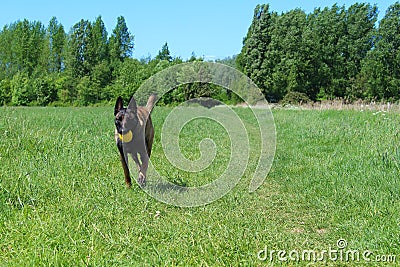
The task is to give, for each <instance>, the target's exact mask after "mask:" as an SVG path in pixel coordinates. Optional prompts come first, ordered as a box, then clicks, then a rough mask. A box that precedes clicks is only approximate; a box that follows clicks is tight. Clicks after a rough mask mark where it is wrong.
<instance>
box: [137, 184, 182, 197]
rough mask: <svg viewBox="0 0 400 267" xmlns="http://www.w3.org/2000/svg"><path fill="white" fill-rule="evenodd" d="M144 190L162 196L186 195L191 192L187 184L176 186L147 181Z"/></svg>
mask: <svg viewBox="0 0 400 267" xmlns="http://www.w3.org/2000/svg"><path fill="white" fill-rule="evenodd" d="M142 189H143V190H145V191H152V192H155V193H162V194H165V193H175V194H176V193H185V192H187V191H188V190H189V188H188V187H186V184H174V183H171V182H166V181H147V182H146V185H145V186H144V187H143V188H142Z"/></svg>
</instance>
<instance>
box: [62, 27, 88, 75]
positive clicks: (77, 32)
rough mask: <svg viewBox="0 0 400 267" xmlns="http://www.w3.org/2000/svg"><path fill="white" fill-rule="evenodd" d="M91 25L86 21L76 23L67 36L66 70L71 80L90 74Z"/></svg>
mask: <svg viewBox="0 0 400 267" xmlns="http://www.w3.org/2000/svg"><path fill="white" fill-rule="evenodd" d="M91 28H92V25H91V23H90V22H89V21H88V20H83V19H82V20H81V21H79V22H78V23H76V24H75V25H74V26H73V27H72V29H71V31H70V33H69V36H68V51H67V57H66V68H67V70H68V71H69V74H70V75H71V76H72V77H73V78H82V77H84V76H88V75H89V74H90V69H91V66H90V59H89V58H90V54H89V51H88V48H89V43H90V35H91Z"/></svg>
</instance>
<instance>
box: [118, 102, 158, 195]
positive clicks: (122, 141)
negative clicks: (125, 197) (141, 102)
mask: <svg viewBox="0 0 400 267" xmlns="http://www.w3.org/2000/svg"><path fill="white" fill-rule="evenodd" d="M155 102H156V96H155V95H151V96H150V97H149V99H148V101H147V105H146V106H145V107H138V106H137V105H136V101H135V99H134V98H133V97H132V98H131V101H130V102H129V105H128V107H126V108H124V104H123V100H122V98H121V97H118V99H117V102H116V103H115V108H114V116H115V127H116V129H115V141H116V143H117V147H118V150H119V153H120V159H121V163H122V168H123V169H124V175H125V183H126V186H127V187H128V188H129V187H130V186H131V185H132V181H131V177H130V174H129V168H128V154H131V156H132V159H133V160H134V161H135V162H136V165H137V168H138V171H139V177H138V183H139V185H141V186H144V185H145V183H146V171H147V167H148V165H149V158H150V154H151V147H152V145H153V138H154V128H153V123H152V122H151V116H150V112H151V110H152V109H153V106H154V104H155ZM139 156H140V158H139Z"/></svg>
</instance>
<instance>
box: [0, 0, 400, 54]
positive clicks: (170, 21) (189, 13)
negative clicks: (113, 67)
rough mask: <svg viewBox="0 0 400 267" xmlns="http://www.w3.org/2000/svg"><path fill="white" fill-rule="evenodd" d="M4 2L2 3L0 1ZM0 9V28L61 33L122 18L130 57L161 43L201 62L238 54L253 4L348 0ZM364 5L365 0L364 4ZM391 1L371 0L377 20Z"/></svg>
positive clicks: (11, 4) (40, 4)
mask: <svg viewBox="0 0 400 267" xmlns="http://www.w3.org/2000/svg"><path fill="white" fill-rule="evenodd" d="M4 2H5V3H4ZM4 2H3V3H1V5H0V12H1V15H0V26H1V27H3V26H4V25H6V24H9V23H12V22H15V21H17V20H22V19H24V18H26V19H28V20H30V21H33V20H38V21H41V22H42V23H44V24H45V25H46V26H47V24H48V22H49V21H50V18H51V17H52V16H56V17H57V19H58V21H59V22H61V23H62V24H63V26H64V28H65V29H66V31H69V29H70V28H71V27H72V26H73V25H74V24H75V23H76V22H78V21H79V20H80V19H82V18H83V19H88V20H90V21H94V20H95V18H96V17H97V16H99V15H101V16H102V18H103V21H104V23H105V25H106V27H107V31H108V33H109V34H110V33H111V32H112V30H113V29H114V27H115V25H116V21H117V17H118V16H121V15H122V16H124V17H125V20H126V22H127V25H128V28H129V30H130V32H131V33H132V34H133V35H134V36H135V50H134V53H133V56H134V57H136V58H143V57H147V56H149V55H150V56H152V57H154V56H155V55H156V54H157V53H158V51H159V50H160V49H161V47H162V45H163V44H164V43H165V42H168V46H169V49H170V51H171V53H172V55H173V56H180V57H181V58H183V59H187V58H189V57H190V55H191V53H192V52H194V53H195V54H196V55H197V56H203V57H205V58H206V59H216V58H224V57H227V56H232V55H234V54H237V53H239V52H240V49H241V47H242V40H243V37H244V36H245V35H246V32H247V29H248V27H249V25H250V23H251V20H252V16H253V10H254V8H255V6H256V5H257V4H262V3H269V4H270V8H271V10H273V11H277V12H285V11H289V10H291V9H294V8H301V9H303V10H304V11H306V12H307V13H309V12H312V11H313V9H314V8H315V7H326V6H329V7H330V6H332V5H333V4H334V3H338V5H340V6H341V5H345V6H346V7H349V6H350V5H352V4H354V3H356V2H363V1H351V0H336V1H335V0H332V1H331V0H325V1H316V0H307V1H305V0H303V1H298V0H271V1H268V2H266V1H265V2H264V1H261V0H258V1H255V0H241V1H232V0H231V1H227V0H221V1H218V0H201V1H175V0H169V1H151V0H141V1H132V0H131V1H127V0H123V1H110V0H108V1H104V0H97V1H85V0H69V1H58V2H56V1H54V0H52V1H50V0H36V1H20V0H13V1H4ZM365 2H367V1H365ZM394 2H395V0H392V1H391V0H374V1H373V2H372V1H371V2H370V3H372V4H377V6H378V8H379V11H380V14H379V18H382V17H383V15H384V13H385V11H386V9H387V8H388V7H389V5H390V4H393V3H394Z"/></svg>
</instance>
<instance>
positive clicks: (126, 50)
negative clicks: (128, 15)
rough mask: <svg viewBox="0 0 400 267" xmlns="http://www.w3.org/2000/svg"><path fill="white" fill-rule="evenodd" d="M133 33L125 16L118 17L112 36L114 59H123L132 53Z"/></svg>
mask: <svg viewBox="0 0 400 267" xmlns="http://www.w3.org/2000/svg"><path fill="white" fill-rule="evenodd" d="M133 39H134V37H133V35H132V34H131V33H130V32H129V30H128V27H127V26H126V22H125V18H124V17H123V16H120V17H118V19H117V25H116V27H115V29H114V30H113V32H112V34H111V37H110V57H111V60H113V61H123V60H124V59H126V58H129V57H130V56H131V55H132V51H133Z"/></svg>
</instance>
